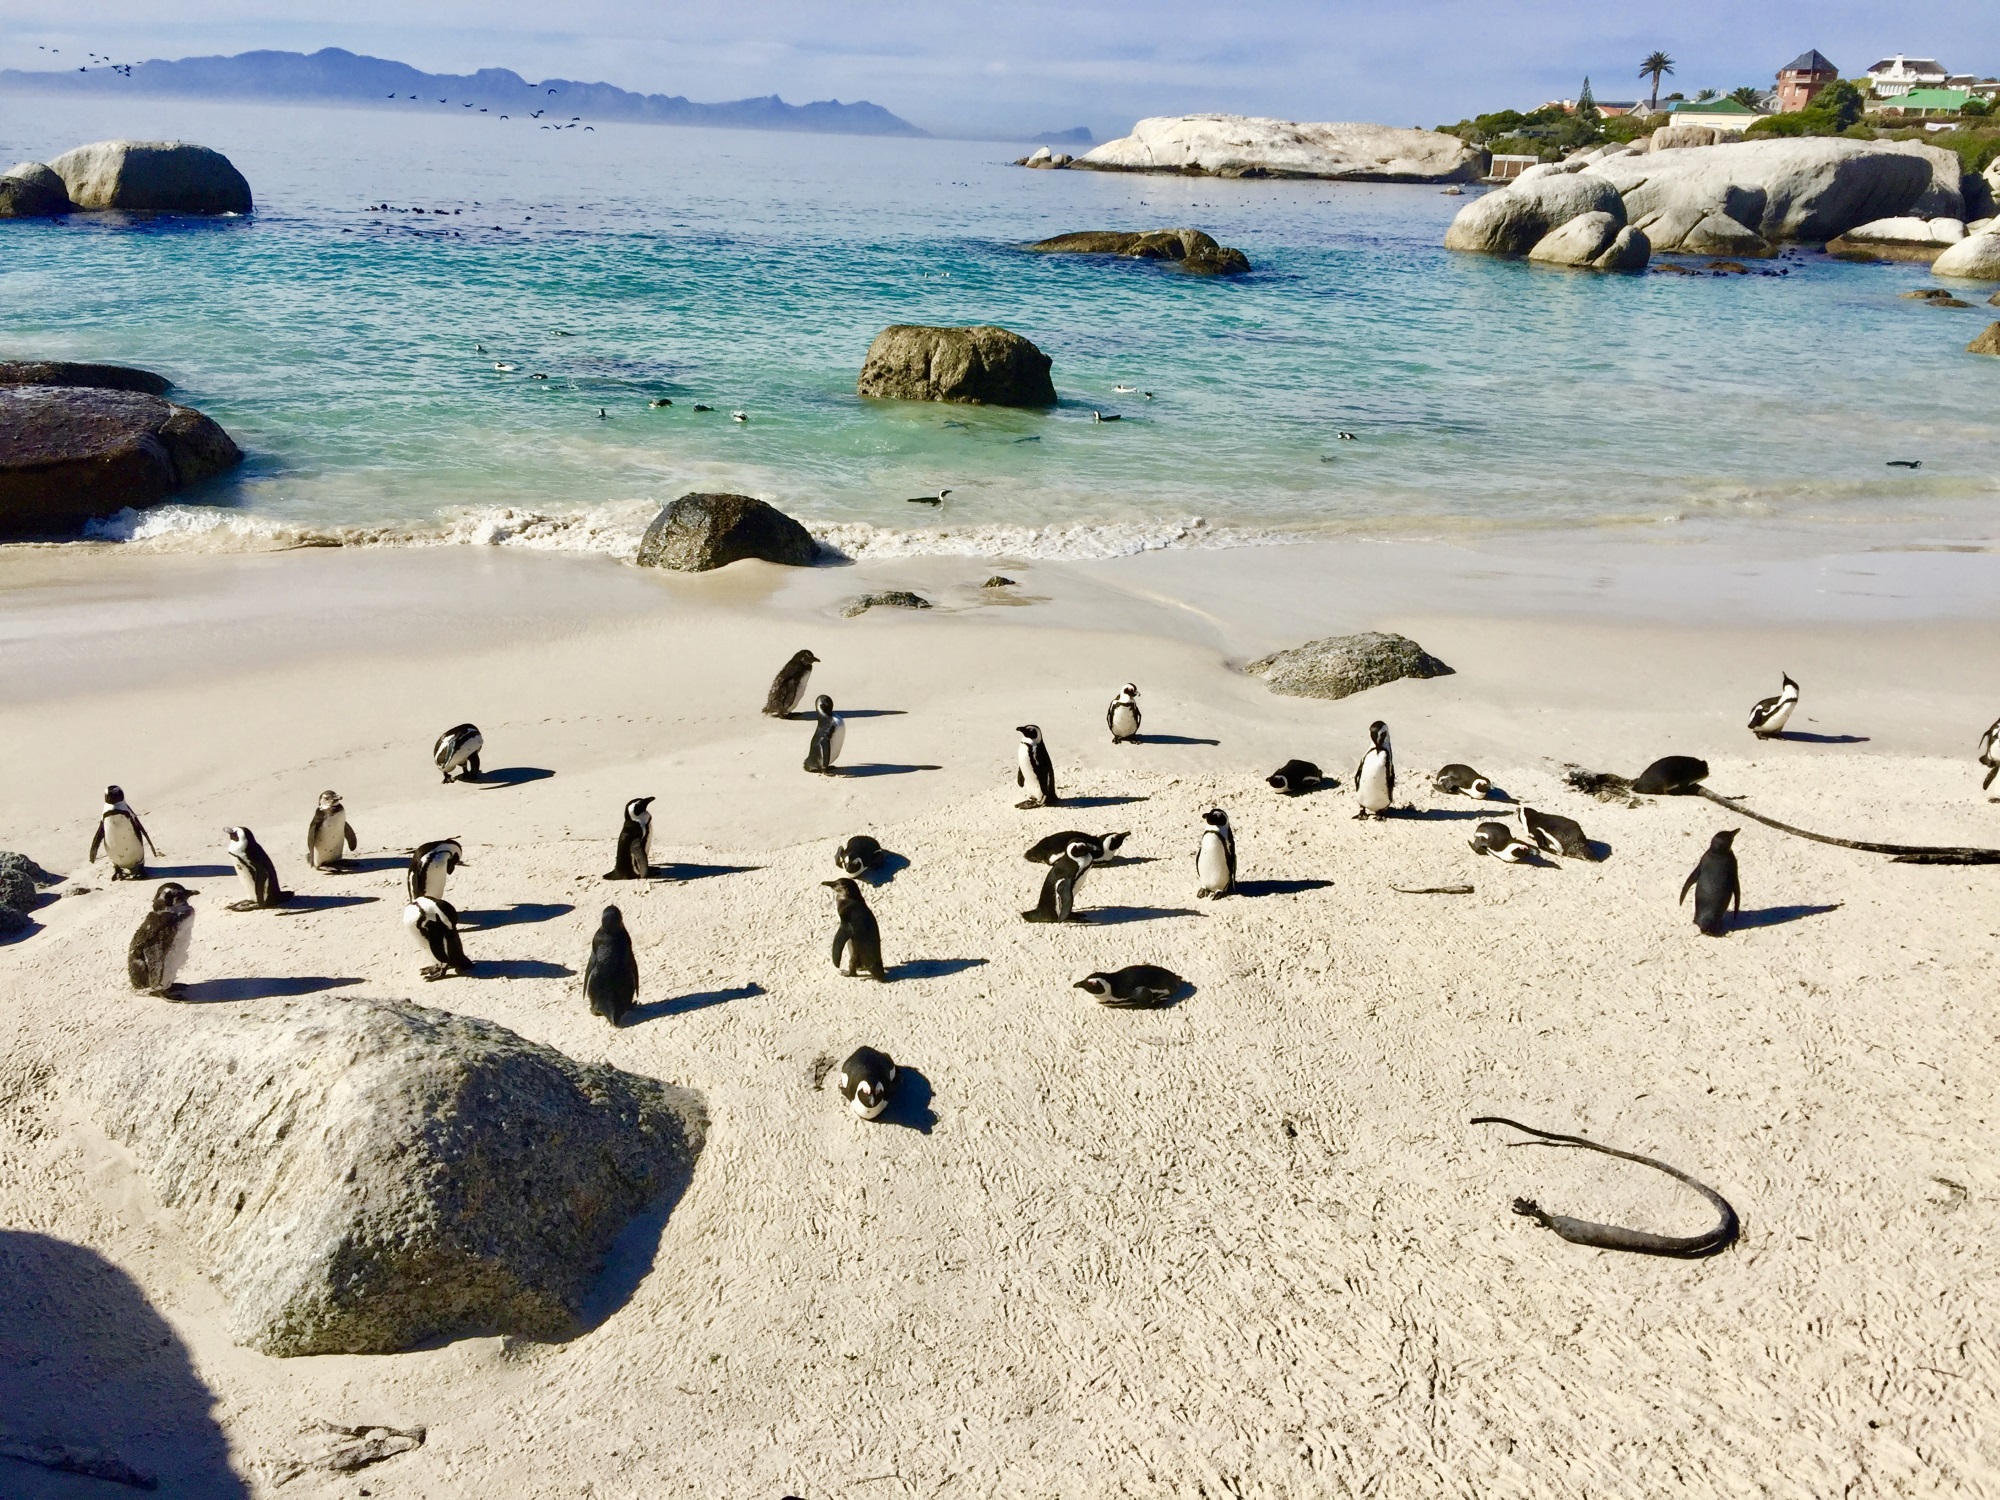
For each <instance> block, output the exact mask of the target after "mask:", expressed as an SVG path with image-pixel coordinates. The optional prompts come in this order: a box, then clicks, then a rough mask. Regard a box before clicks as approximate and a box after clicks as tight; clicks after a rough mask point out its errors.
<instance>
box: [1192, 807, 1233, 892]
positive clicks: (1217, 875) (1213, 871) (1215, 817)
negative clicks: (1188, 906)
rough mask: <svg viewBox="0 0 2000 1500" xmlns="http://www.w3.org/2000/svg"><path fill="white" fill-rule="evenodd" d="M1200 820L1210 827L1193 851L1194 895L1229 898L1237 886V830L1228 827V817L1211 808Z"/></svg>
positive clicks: (1217, 808) (1219, 810)
mask: <svg viewBox="0 0 2000 1500" xmlns="http://www.w3.org/2000/svg"><path fill="white" fill-rule="evenodd" d="M1201 820H1202V822H1203V823H1205V824H1207V825H1208V826H1207V827H1206V828H1204V829H1202V831H1201V844H1200V846H1199V847H1197V848H1196V850H1195V852H1194V873H1195V879H1196V881H1197V882H1198V884H1197V886H1196V888H1195V894H1196V895H1197V896H1210V897H1214V896H1226V895H1228V894H1229V893H1230V891H1231V890H1233V889H1234V888H1235V886H1236V831H1235V830H1234V829H1232V828H1231V827H1230V826H1229V814H1228V813H1226V812H1224V811H1223V810H1222V809H1221V808H1219V807H1211V808H1210V809H1209V810H1208V811H1207V812H1205V813H1203V814H1202V815H1201Z"/></svg>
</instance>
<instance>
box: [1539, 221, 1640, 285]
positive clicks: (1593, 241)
mask: <svg viewBox="0 0 2000 1500" xmlns="http://www.w3.org/2000/svg"><path fill="white" fill-rule="evenodd" d="M1651 256H1652V246H1651V245H1649V244H1648V243H1647V242H1646V236H1645V235H1643V234H1641V233H1640V232H1639V231H1638V230H1636V229H1634V228H1633V227H1632V226H1631V225H1629V224H1626V223H1623V222H1621V217H1620V216H1619V215H1617V214H1610V213H1602V212H1599V213H1587V214H1578V215H1577V216H1576V217H1575V218H1574V219H1571V220H1570V221H1569V222H1568V223H1567V224H1564V225H1562V226H1561V227H1560V228H1558V229H1554V230H1551V231H1550V232H1549V233H1547V234H1545V235H1543V236H1542V237H1541V239H1539V240H1538V241H1536V242H1535V248H1534V249H1532V250H1530V251H1529V252H1528V259H1529V260H1531V261H1534V262H1536V263H1537V264H1540V265H1549V266H1569V267H1573V268H1574V269H1577V270H1588V271H1643V270H1645V269H1646V262H1647V260H1649V259H1650V258H1651Z"/></svg>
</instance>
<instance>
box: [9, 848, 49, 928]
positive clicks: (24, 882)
mask: <svg viewBox="0 0 2000 1500" xmlns="http://www.w3.org/2000/svg"><path fill="white" fill-rule="evenodd" d="M55 883H56V877H55V876H53V875H51V874H50V873H49V872H48V871H47V870H44V869H43V868H42V867H41V866H40V865H38V864H36V863H35V862H34V861H33V860H32V859H30V858H28V856H27V855H25V854H15V853H13V852H12V851H10V850H0V937H11V936H12V935H13V934H14V933H17V932H19V931H21V930H22V929H23V928H25V927H28V926H31V925H32V923H33V919H32V917H31V916H30V915H29V914H30V913H31V912H33V911H34V909H35V908H36V907H37V906H39V905H40V904H41V897H42V891H41V888H42V887H43V886H45V885H54V884H55Z"/></svg>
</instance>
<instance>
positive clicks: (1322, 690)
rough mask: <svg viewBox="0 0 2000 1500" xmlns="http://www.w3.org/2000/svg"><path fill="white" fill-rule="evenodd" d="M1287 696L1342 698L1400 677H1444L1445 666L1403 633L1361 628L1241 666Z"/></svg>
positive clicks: (1446, 667) (1445, 675)
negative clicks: (1357, 632) (1358, 632)
mask: <svg viewBox="0 0 2000 1500" xmlns="http://www.w3.org/2000/svg"><path fill="white" fill-rule="evenodd" d="M1243 670H1244V671H1246V672H1248V673H1249V674H1250V675H1251V676H1252V677H1261V678H1263V679H1264V680H1265V681H1266V682H1268V683H1269V684H1270V685H1271V691H1272V692H1274V693H1283V694H1284V695H1285V696H1287V697H1290V698H1347V697H1351V696H1353V695H1354V694H1355V693H1360V692H1365V691H1366V690H1367V689H1369V688H1372V687H1380V686H1381V685H1382V684H1383V683H1385V682H1395V681H1396V680H1398V679H1399V678H1403V677H1449V676H1451V675H1452V670H1451V668H1450V667H1448V666H1446V665H1445V664H1444V663H1443V662H1441V661H1439V660H1438V659H1437V658H1436V657H1435V656H1432V655H1431V654H1430V653H1429V652H1428V651H1426V650H1424V648H1423V647H1421V646H1419V645H1418V644H1417V643H1416V642H1415V641H1413V640H1411V639H1410V638H1409V637H1407V636H1401V635H1395V634H1392V633H1384V632H1381V631H1374V630H1370V631H1364V632H1363V633H1362V634H1360V635H1337V636H1329V637H1327V638H1326V639H1325V640H1319V641H1307V642H1306V643H1305V644H1304V645H1303V646H1294V647H1293V648H1292V649H1291V650H1289V651H1276V652H1273V653H1272V654H1271V655H1269V656H1265V657H1260V658H1259V659H1258V660H1256V661H1253V662H1251V663H1250V665H1249V666H1247V667H1245V668H1244V669H1243Z"/></svg>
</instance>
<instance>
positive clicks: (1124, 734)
mask: <svg viewBox="0 0 2000 1500" xmlns="http://www.w3.org/2000/svg"><path fill="white" fill-rule="evenodd" d="M1104 725H1105V727H1106V728H1107V729H1109V730H1110V731H1111V743H1112V744H1114V745H1122V744H1124V743H1125V742H1126V741H1127V740H1136V739H1137V738H1138V737H1139V689H1138V688H1137V687H1136V686H1135V685H1133V684H1132V683H1129V682H1128V683H1126V684H1125V686H1123V687H1122V688H1120V689H1119V690H1118V696H1117V697H1116V698H1113V699H1112V700H1111V706H1110V707H1109V708H1107V709H1105V710H1104Z"/></svg>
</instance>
